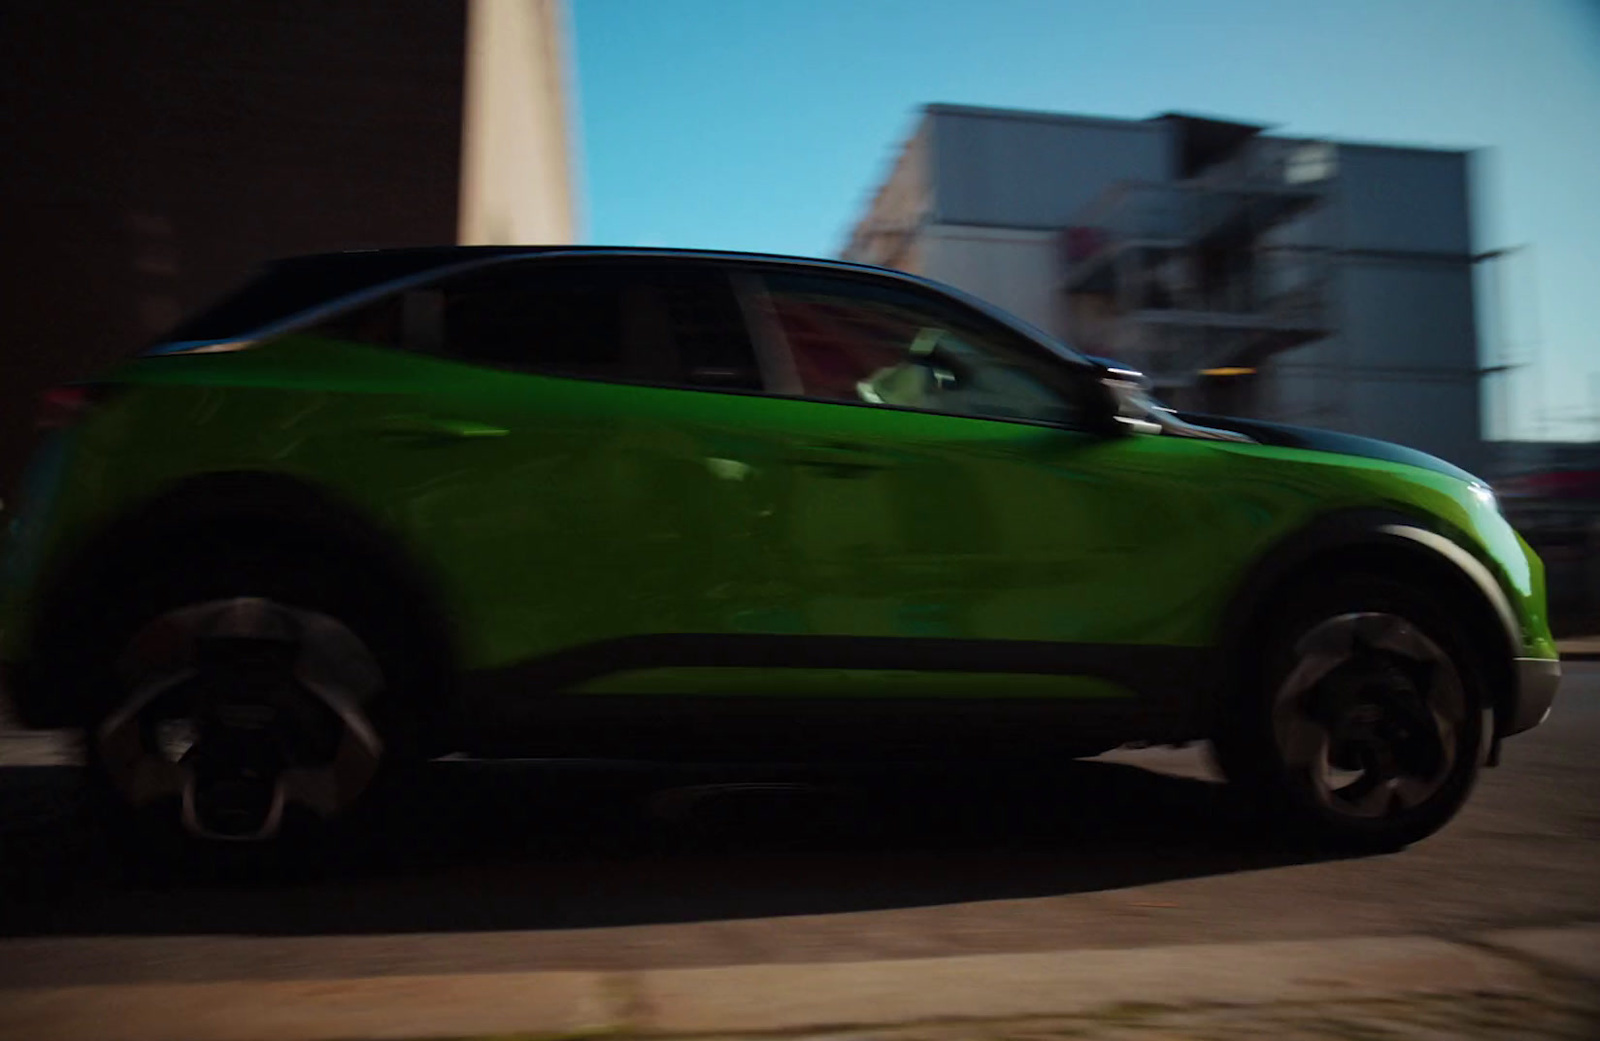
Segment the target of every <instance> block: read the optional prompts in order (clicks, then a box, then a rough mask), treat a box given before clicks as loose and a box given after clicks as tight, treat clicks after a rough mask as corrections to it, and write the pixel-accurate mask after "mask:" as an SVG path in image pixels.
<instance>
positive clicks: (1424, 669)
mask: <svg viewBox="0 0 1600 1041" xmlns="http://www.w3.org/2000/svg"><path fill="white" fill-rule="evenodd" d="M1279 607H1280V610H1279V611H1278V612H1277V614H1276V620H1275V621H1273V622H1272V623H1270V624H1269V625H1267V626H1266V627H1265V632H1264V636H1265V643H1264V644H1263V645H1261V646H1259V647H1258V648H1257V655H1258V657H1257V659H1256V660H1255V661H1254V662H1253V663H1252V664H1253V667H1249V668H1245V669H1243V670H1241V674H1242V678H1243V689H1242V690H1241V691H1240V692H1239V694H1240V695H1241V696H1239V697H1237V698H1236V699H1234V700H1233V701H1232V703H1231V705H1230V707H1229V710H1228V712H1227V718H1226V719H1224V720H1223V724H1222V727H1221V729H1220V731H1219V732H1218V733H1217V734H1216V735H1215V737H1214V739H1213V748H1214V750H1215V755H1216V759H1217V762H1218V765H1219V766H1220V767H1221V769H1222V771H1223V773H1224V774H1225V775H1226V776H1227V777H1228V779H1229V780H1230V781H1233V782H1235V783H1236V784H1238V785H1240V786H1242V787H1244V788H1246V789H1248V790H1249V791H1250V792H1251V793H1252V794H1254V795H1256V796H1257V797H1259V799H1260V800H1261V801H1262V802H1263V803H1264V804H1265V805H1266V806H1267V807H1268V808H1269V809H1270V810H1271V811H1273V812H1274V813H1275V815H1276V816H1277V818H1278V819H1279V820H1281V821H1283V822H1285V823H1287V824H1288V825H1289V826H1291V827H1292V828H1293V829H1295V830H1296V831H1298V832H1300V833H1301V834H1304V835H1307V836H1309V837H1310V838H1312V839H1313V840H1315V841H1318V842H1321V843H1326V844H1332V845H1336V846H1343V847H1355V848H1365V849H1392V848H1398V847H1401V846H1404V845H1407V844H1409V843H1412V842H1415V841H1418V840H1419V839H1422V838H1425V837H1426V836H1428V835H1430V834H1432V833H1433V832H1435V831H1437V830H1438V829H1439V828H1441V827H1443V826H1444V824H1445V823H1446V822H1448V821H1449V820H1450V819H1451V817H1453V816H1454V815H1455V813H1456V811H1457V810H1459V809H1460V807H1461V805H1462V804H1463V802H1465V800H1466V798H1467V795H1468V793H1469V792H1470V791H1471V788H1472V784H1473V781H1474V779H1475V778H1476V776H1477V772H1478V770H1479V768H1480V766H1481V765H1482V763H1483V762H1484V759H1485V758H1486V755H1487V750H1488V744H1489V739H1490V736H1491V734H1492V729H1491V728H1492V716H1491V713H1490V712H1489V704H1490V702H1489V699H1488V696H1487V691H1486V688H1485V684H1484V678H1483V672H1482V667H1481V665H1480V662H1479V658H1478V655H1477V654H1476V652H1475V649H1474V648H1473V646H1472V644H1471V642H1470V640H1469V638H1468V637H1467V634H1466V632H1465V631H1464V629H1463V628H1462V627H1461V626H1460V625H1459V624H1457V623H1456V622H1455V620H1454V619H1453V618H1452V617H1451V615H1450V613H1449V611H1448V610H1447V609H1446V608H1445V607H1444V605H1443V604H1442V603H1440V602H1438V601H1437V600H1436V599H1435V598H1433V597H1431V596H1428V595H1426V594H1424V593H1422V592H1420V591H1418V590H1416V589H1414V588H1412V587H1410V586H1409V585H1405V584H1402V583H1399V582H1395V581H1391V580H1388V579H1384V578H1379V577H1375V576H1374V577H1362V576H1352V577H1344V578H1338V579H1333V580H1331V581H1328V582H1327V583H1325V584H1323V583H1319V584H1316V585H1309V586H1306V587H1303V588H1301V589H1300V590H1299V591H1298V592H1297V593H1296V594H1294V595H1292V596H1290V597H1289V598H1287V600H1286V601H1285V602H1284V603H1282V604H1280V605H1279Z"/></svg>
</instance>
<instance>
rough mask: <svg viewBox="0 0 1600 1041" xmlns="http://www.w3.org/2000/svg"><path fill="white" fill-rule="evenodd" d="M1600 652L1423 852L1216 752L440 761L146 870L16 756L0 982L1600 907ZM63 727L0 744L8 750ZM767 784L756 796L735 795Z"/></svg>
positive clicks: (186, 977) (1304, 934) (1200, 936)
mask: <svg viewBox="0 0 1600 1041" xmlns="http://www.w3.org/2000/svg"><path fill="white" fill-rule="evenodd" d="M1596 747H1600V665H1596V664H1582V663H1580V664H1575V665H1570V666H1569V667H1568V678H1567V679H1566V680H1565V681H1564V689H1563V694H1562V697H1561V700H1560V701H1559V702H1558V704H1557V707H1556V712H1555V715H1554V716H1553V717H1552V719H1551V720H1550V722H1549V723H1548V724H1547V725H1546V726H1544V727H1542V728H1540V729H1539V730H1537V731H1535V732H1534V733H1532V734H1529V735H1525V736H1523V737H1521V738H1518V739H1516V740H1514V741H1512V742H1510V743H1508V745H1507V747H1506V755H1505V762H1504V765H1503V766H1501V767H1500V768H1499V769H1497V770H1493V771H1490V772H1488V774H1487V775H1486V776H1485V779H1484V780H1483V782H1482V784H1481V786H1480V788H1479V790H1478V791H1477V793H1476V794H1475V795H1474V797H1473V799H1472V801H1471V803H1470V805H1469V806H1468V808H1467V810H1466V811H1465V812H1464V814H1463V815H1462V816H1461V817H1460V818H1458V819H1457V820H1456V821H1455V822H1454V823H1453V824H1452V825H1451V826H1450V827H1449V828H1447V829H1446V830H1445V831H1444V832H1443V833H1442V834H1440V835H1438V836H1436V837H1435V838H1433V839H1431V840H1429V841H1427V842H1424V843H1421V844H1419V845H1418V846H1416V847H1414V848H1412V849H1410V850H1407V851H1405V852H1403V853H1399V854H1394V855H1389V856H1381V857H1367V858H1356V859H1346V860H1325V859H1312V858H1307V857H1306V856H1304V855H1301V854H1297V853H1295V852H1294V851H1292V850H1285V849H1282V848H1278V847H1275V846H1273V845H1272V844H1270V843H1268V842H1265V841H1263V840H1262V839H1260V838H1259V837H1256V836H1253V835H1252V834H1251V833H1250V831H1249V830H1248V828H1247V827H1245V826H1244V825H1243V824H1242V823H1241V822H1242V815H1241V814H1240V813H1239V811H1238V808H1237V807H1236V806H1234V805H1233V803H1232V802H1231V801H1230V799H1229V798H1228V796H1227V794H1226V792H1225V790H1223V789H1222V788H1221V787H1220V786H1218V785H1216V784H1214V783H1212V782H1211V781H1210V780H1208V779H1207V777H1206V773H1205V768H1204V766H1203V762H1202V760H1201V758H1200V756H1199V755H1198V753H1196V752H1194V751H1187V750H1186V751H1159V750H1155V751H1144V752H1120V753H1115V754H1113V755H1111V756H1107V757H1105V758H1104V759H1102V760H1097V761H1092V762H1086V763H1080V764H1074V765H1073V766H1072V768H1071V769H1069V770H1065V771H1063V772H1061V773H1060V774H1059V775H1056V776H1052V777H1048V778H1040V777H1015V778H994V777H992V776H985V775H979V774H975V773H970V772H969V773H965V774H963V773H952V774H946V775H942V776H919V777H915V778H912V777H906V776H898V777H886V776H863V775H853V776H829V775H818V774H794V773H787V774H785V773H779V772H773V771H765V772H753V771H746V772H736V773H733V774H730V773H729V772H727V771H718V772H715V773H710V772H696V771H690V770H675V771H662V770H640V769H632V770H629V769H621V768H609V769H602V768H595V767H586V768H573V767H562V768H553V767H550V766H546V765H541V764H527V763H517V764H476V763H441V764H437V769H436V770H434V771H432V776H431V777H430V778H428V779H427V780H426V782H425V790H424V796H425V797H424V798H421V799H420V800H419V801H418V803H417V805H416V807H415V809H414V811H413V812H410V813H408V814H407V815H406V816H405V817H404V819H401V820H397V821H391V822H389V823H388V824H387V825H385V826H384V827H382V828H380V829H378V830H377V831H375V832H374V833H373V834H374V836H375V838H374V839H373V840H372V841H369V842H367V843H364V844H363V845H362V847H361V848H359V849H343V850H341V849H330V850H325V851H324V855H323V856H322V857H320V858H319V859H318V861H317V862H316V863H315V864H311V865H309V866H306V867H305V868H303V869H302V870H300V871H297V872H290V871H287V870H281V869H275V868H268V869H261V868H255V869H251V868H242V867H239V866H237V865H233V866H230V865H228V864H221V865H218V864H202V865H198V866H191V867H189V868H187V869H186V870H183V871H179V872H176V873H175V874H172V875H169V876H167V877H161V876H159V874H158V873H154V872H143V871H136V870H131V869H130V866H129V865H128V864H126V863H123V862H121V861H120V860H119V858H118V856H117V855H116V853H115V847H114V846H112V845H111V844H109V843H108V842H107V841H106V839H105V837H104V836H103V835H101V834H100V833H99V832H98V831H97V830H96V829H95V828H94V827H93V826H92V825H91V824H89V823H88V822H87V820H86V819H85V817H84V815H83V814H82V813H81V812H80V808H79V804H78V792H77V787H76V786H77V775H76V772H75V771H74V770H73V769H72V768H71V767H69V766H48V765H38V766H20V765H19V766H9V767H5V768H3V769H0V929H3V930H4V932H5V933H6V938H5V939H3V940H0V987H20V986H44V985H61V984H77V983H129V982H154V981H168V982H189V981H206V980H236V979H305V978H318V977H323V976H340V977H360V976H385V975H400V974H425V973H446V972H447V973H489V972H513V971H524V970H551V969H599V970H628V969H645V968H664V967H682V966H712V965H739V964H758V963H775V962H828V961H865V960H871V959H880V958H891V959H893V958H921V957H931V956H942V955H957V954H999V953H1011V952H1032V951H1055V950H1064V949H1071V948H1087V947H1134V946H1144V945H1160V944H1189V943H1225V942H1237V941H1253V940H1279V939H1282V940H1294V939H1316V938H1323V937H1335V936H1378V935H1389V934H1411V933H1422V934H1430V935H1444V936H1455V935H1460V934H1462V933H1465V932H1468V931H1474V930H1483V929H1495V928H1505V927H1514V926H1544V925H1558V924H1563V923H1566V922H1570V921H1577V920H1590V921H1593V920H1596V919H1600V869H1597V868H1596V865H1597V864H1600V761H1597V757H1596V756H1595V754H1594V749H1595V748H1596ZM62 754H63V753H62V749H61V747H60V746H59V745H57V744H52V743H51V742H49V741H45V740H41V739H38V738H35V737H32V736H27V737H18V736H15V735H4V734H0V756H4V757H5V760H6V762H10V763H25V762H31V763H48V762H51V761H60V757H61V755H62ZM738 781H742V782H747V783H748V785H749V786H748V787H745V788H731V789H730V788H727V787H711V788H708V789H703V790H702V789H697V788H696V786H697V785H715V786H721V785H726V784H728V783H730V782H738Z"/></svg>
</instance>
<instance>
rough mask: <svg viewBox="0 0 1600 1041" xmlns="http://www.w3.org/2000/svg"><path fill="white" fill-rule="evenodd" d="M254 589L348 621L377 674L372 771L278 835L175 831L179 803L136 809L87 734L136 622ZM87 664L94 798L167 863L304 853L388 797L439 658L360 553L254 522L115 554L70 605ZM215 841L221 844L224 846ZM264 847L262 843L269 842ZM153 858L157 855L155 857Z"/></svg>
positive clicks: (410, 753) (82, 710) (412, 750)
mask: <svg viewBox="0 0 1600 1041" xmlns="http://www.w3.org/2000/svg"><path fill="white" fill-rule="evenodd" d="M238 597H257V598H261V599H264V600H268V601H272V602H274V603H276V604H281V605H285V606H289V607H293V608H297V609H302V610H306V611H314V612H318V613H320V614H324V615H327V616H329V617H331V618H333V619H335V620H337V621H338V622H340V623H341V624H342V625H344V626H345V627H346V628H347V629H349V630H350V631H351V632H353V633H354V634H355V635H356V636H357V637H358V638H359V639H360V640H361V641H362V643H364V644H365V645H366V648H367V649H368V651H369V652H370V653H371V655H372V657H373V659H374V660H375V661H376V662H377V665H378V668H379V671H380V672H381V674H382V677H383V685H382V688H381V689H380V690H379V692H378V694H377V696H376V699H375V700H374V702H373V703H372V705H371V706H370V709H369V711H368V712H367V718H368V719H369V721H370V722H371V724H372V726H373V729H374V730H376V731H377V733H378V734H379V736H380V737H381V739H382V742H383V746H384V753H383V757H382V759H381V761H380V763H381V766H380V769H379V772H378V774H377V776H375V777H374V778H373V780H372V782H371V783H370V784H369V785H368V787H367V789H366V790H365V792H364V793H363V794H362V796H361V798H360V800H359V801H358V802H357V803H356V804H355V805H354V807H352V808H351V810H347V811H346V812H345V813H343V814H341V815H340V816H339V817H336V818H334V819H333V820H332V821H326V822H325V821H323V820H322V819H321V818H318V817H315V816H314V815H312V814H310V813H309V812H305V813H295V814H291V815H289V816H287V817H286V818H285V826H284V828H283V830H282V832H280V837H279V838H277V839H274V840H270V841H267V842H262V843H247V844H237V843H210V842H199V841H197V840H193V839H191V838H190V837H189V836H187V835H185V834H184V833H183V829H182V828H181V826H180V823H179V814H178V812H177V809H176V807H175V806H174V805H172V804H171V803H173V802H175V800H165V801H164V802H163V803H161V804H156V805H151V806H146V807H141V808H139V809H137V810H136V809H135V808H133V807H132V806H130V805H129V804H128V802H127V801H126V800H125V799H124V798H123V797H122V796H121V794H120V792H119V791H118V789H117V787H116V785H115V783H114V782H113V779H112V778H111V777H110V775H109V773H108V771H107V769H106V764H105V763H104V761H103V760H102V757H101V756H100V754H99V748H98V745H97V742H96V740H95V737H94V735H95V734H96V732H97V731H98V730H99V728H100V725H101V724H102V723H103V722H104V721H105V720H106V718H107V717H108V715H109V714H110V713H112V712H113V711H115V710H116V709H117V708H118V706H120V705H121V704H123V702H124V701H125V699H126V697H127V695H128V691H127V690H126V689H124V686H123V684H122V683H121V682H120V681H119V680H118V678H117V675H116V669H115V666H114V663H115V661H116V659H117V657H118V655H119V654H120V653H121V651H122V649H123V648H124V647H126V646H127V644H128V642H129V641H130V640H131V639H132V637H133V636H134V634H135V633H137V632H138V631H139V630H140V629H141V628H143V627H144V626H145V625H146V624H147V623H148V622H150V621H151V620H153V619H155V618H158V617H160V616H162V615H164V614H166V613H167V612H169V611H173V610H176V609H179V608H182V607H186V606H189V605H193V604H198V603H207V602H211V601H219V600H229V599H233V598H238ZM76 615H77V618H78V620H79V623H80V631H81V634H82V636H81V642H82V650H83V654H84V656H85V662H86V668H85V671H84V673H83V675H84V676H85V678H86V682H85V684H84V690H83V692H82V693H83V697H82V701H81V703H80V706H79V719H80V722H81V723H82V725H83V726H84V729H85V732H86V739H85V741H84V747H85V758H86V764H87V767H88V771H87V773H88V778H87V779H88V791H89V794H90V799H91V806H93V807H94V808H95V811H96V812H97V814H99V815H100V816H101V818H102V820H103V823H104V824H105V825H106V826H107V829H108V832H109V834H110V835H111V837H112V838H113V840H114V841H116V842H118V843H119V844H124V843H130V842H131V843H134V844H136V845H138V846H139V847H140V850H141V852H142V853H143V854H144V855H146V856H149V857H151V858H152V863H151V864H148V865H145V866H146V867H157V869H158V870H159V871H160V872H162V873H166V872H167V871H168V870H169V869H170V868H171V866H172V865H171V863H170V861H168V860H167V858H168V857H169V856H170V855H172V854H176V855H178V856H179V857H180V858H183V857H190V856H194V855H196V853H197V847H198V846H204V847H211V848H212V853H211V855H212V856H221V857H224V858H233V859H238V858H244V859H247V860H252V861H256V862H260V861H265V860H271V859H276V858H277V857H278V856H281V855H282V854H284V853H292V854H294V855H300V854H304V853H306V852H307V851H308V850H314V849H316V848H317V847H321V846H324V845H326V839H327V837H328V835H327V826H328V825H329V824H334V825H335V826H339V825H343V826H344V827H343V828H340V830H344V828H347V827H348V826H350V825H352V824H355V823H356V822H358V821H359V820H360V819H361V818H362V817H364V816H367V815H369V814H370V812H371V810H372V808H374V807H375V806H377V805H379V804H381V802H382V801H384V799H385V797H386V796H389V795H390V794H391V793H393V792H394V791H396V790H397V789H399V788H400V787H401V782H402V781H403V780H404V779H405V777H406V776H408V774H409V773H410V772H411V771H412V770H413V768H414V767H415V765H416V763H418V762H419V761H420V760H421V758H422V757H423V754H424V753H423V749H424V743H423V737H424V733H423V731H424V729H425V726H426V723H427V722H428V721H429V720H430V718H431V717H430V712H429V709H430V707H431V705H430V701H431V699H430V695H432V694H433V693H434V691H433V690H432V689H430V688H431V686H432V681H434V680H435V679H436V678H437V677H436V672H437V667H436V665H435V663H433V662H431V661H429V660H428V656H427V654H426V648H427V647H428V645H429V644H428V641H427V640H426V639H424V638H422V634H421V633H419V632H418V631H417V626H418V624H419V622H418V620H417V619H416V618H414V617H412V616H411V615H410V614H409V613H408V612H407V611H406V609H405V600H404V598H403V597H398V596H396V595H395V591H394V590H393V589H392V588H391V587H390V586H389V584H388V583H386V582H385V581H384V579H383V576H382V575H380V574H374V573H373V572H372V571H371V570H370V569H369V568H368V567H365V566H363V562H362V561H361V560H360V559H359V558H358V557H353V556H351V555H349V554H341V553H339V552H337V551H335V550H332V549H330V548H329V547H327V546H324V545H321V544H319V543H318V542H316V541H315V540H313V539H305V538H301V539H295V538H273V537H270V536H266V535H265V534H263V533H260V532H251V531H244V532H227V533H222V532H219V533H217V534H215V535H212V534H209V533H206V534H198V533H196V532H195V531H194V530H193V529H192V528H191V529H189V530H187V531H186V532H184V534H183V536H182V537H173V538H167V539H161V540H157V541H147V542H145V543H143V544H141V546H140V550H139V551H138V552H136V553H130V554H127V555H126V556H124V557H122V558H119V561H118V563H117V564H116V565H115V566H113V567H112V568H110V569H109V570H108V573H107V574H106V576H105V580H104V581H103V583H101V584H100V586H99V588H98V589H96V591H95V595H94V597H93V598H92V599H91V600H88V601H87V602H85V603H83V604H82V605H81V607H80V610H79V611H77V612H76ZM221 847H226V849H222V848H221ZM269 848H270V849H271V850H272V852H271V853H270V854H269V853H268V852H266V851H267V850H268V849H269ZM155 861H160V862H161V863H160V864H159V865H158V864H156V863H155Z"/></svg>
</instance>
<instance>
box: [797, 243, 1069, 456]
mask: <svg viewBox="0 0 1600 1041" xmlns="http://www.w3.org/2000/svg"><path fill="white" fill-rule="evenodd" d="M765 288H766V296H767V303H768V306H769V308H770V312H771V317H772V325H773V326H774V328H775V329H776V330H777V332H778V333H779V335H780V336H781V338H782V340H783V344H784V346H785V347H786V348H787V349H788V352H789V355H790V357H791V358H792V360H793V363H794V369H795V372H796V374H797V376H798V382H799V386H800V393H801V394H803V395H804V396H806V397H809V398H817V399H819V400H823V401H845V402H856V403H864V404H871V405H890V406H896V407H901V408H915V409H923V410H927V411H932V412H944V413H948V414H950V415H959V416H973V417H978V418H986V419H1012V420H1021V421H1025V422H1034V423H1049V424H1054V425H1064V426H1074V425H1077V424H1079V423H1080V422H1081V421H1082V419H1083V409H1082V407H1081V405H1080V403H1079V402H1080V399H1081V391H1080V390H1079V389H1078V384H1077V381H1076V380H1075V379H1074V378H1073V376H1072V374H1071V373H1069V372H1067V371H1066V368H1065V365H1064V364H1063V363H1057V362H1055V361H1054V360H1053V359H1049V358H1046V357H1043V356H1042V352H1041V351H1040V350H1039V348H1038V347H1037V345H1034V344H1031V343H1029V342H1027V341H1026V340H1025V339H1024V338H1023V337H1022V336H1021V335H1020V334H1018V333H1015V332H1013V331H1012V330H1010V329H1007V328H1005V327H1004V326H1002V325H1000V324H999V323H995V322H991V321H989V320H988V319H986V318H984V317H983V316H981V315H977V314H969V313H967V311H966V309H964V308H961V307H958V306H956V305H954V304H950V305H946V304H943V303H941V302H940V301H938V300H937V299H935V298H933V297H932V296H931V295H929V296H924V295H922V294H919V293H915V292H910V291H905V290H901V289H899V288H897V287H894V286H884V285H879V284H876V283H871V282H866V281H855V280H851V279H842V278H830V277H827V276H813V275H808V274H792V273H788V272H783V273H775V274H769V275H767V276H766V277H765Z"/></svg>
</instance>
